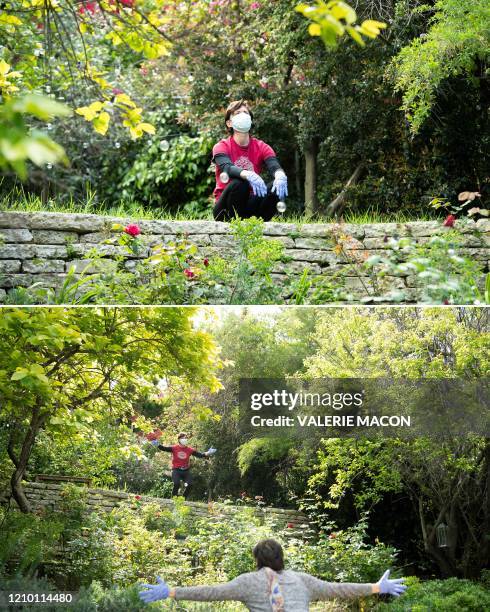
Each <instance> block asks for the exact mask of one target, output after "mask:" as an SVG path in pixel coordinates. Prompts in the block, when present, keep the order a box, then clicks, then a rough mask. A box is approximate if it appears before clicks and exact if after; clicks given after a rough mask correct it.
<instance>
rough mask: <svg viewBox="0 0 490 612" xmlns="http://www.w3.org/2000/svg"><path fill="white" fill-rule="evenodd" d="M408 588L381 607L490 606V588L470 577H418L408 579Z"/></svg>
mask: <svg viewBox="0 0 490 612" xmlns="http://www.w3.org/2000/svg"><path fill="white" fill-rule="evenodd" d="M407 584H408V585H409V586H408V589H407V591H406V593H405V594H404V595H403V597H400V599H397V600H393V601H390V602H388V603H386V604H383V603H380V604H379V607H378V609H379V610H385V609H386V610H390V611H392V612H406V610H413V612H426V611H427V612H429V611H430V612H481V611H482V610H489V609H490V592H489V591H488V589H486V588H485V587H484V585H483V584H479V583H476V582H471V581H470V580H459V579H458V578H448V579H447V580H429V581H427V582H421V581H420V580H419V579H418V578H415V577H410V578H409V579H407Z"/></svg>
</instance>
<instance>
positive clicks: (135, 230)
mask: <svg viewBox="0 0 490 612" xmlns="http://www.w3.org/2000/svg"><path fill="white" fill-rule="evenodd" d="M124 231H125V233H126V234H129V235H130V236H132V237H133V238H134V237H135V236H138V235H139V234H141V230H140V228H139V227H138V226H137V225H135V224H130V225H127V226H126V227H125V228H124Z"/></svg>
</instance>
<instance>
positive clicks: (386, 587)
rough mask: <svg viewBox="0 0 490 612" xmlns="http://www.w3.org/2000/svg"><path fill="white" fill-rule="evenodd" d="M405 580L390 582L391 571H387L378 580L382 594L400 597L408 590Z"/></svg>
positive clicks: (395, 579)
mask: <svg viewBox="0 0 490 612" xmlns="http://www.w3.org/2000/svg"><path fill="white" fill-rule="evenodd" d="M404 580H405V578H394V579H392V580H390V570H386V572H385V573H384V574H383V575H382V576H381V578H380V579H379V580H378V586H379V592H380V594H382V595H393V596H394V597H400V595H402V594H403V593H404V592H405V590H406V588H407V586H406V585H405V584H403V581H404Z"/></svg>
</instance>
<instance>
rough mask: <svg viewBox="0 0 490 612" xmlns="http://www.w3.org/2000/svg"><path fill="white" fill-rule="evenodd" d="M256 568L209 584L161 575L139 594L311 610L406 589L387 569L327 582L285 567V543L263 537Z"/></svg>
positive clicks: (253, 609)
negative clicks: (373, 576) (368, 577)
mask: <svg viewBox="0 0 490 612" xmlns="http://www.w3.org/2000/svg"><path fill="white" fill-rule="evenodd" d="M253 555H254V557H255V563H256V567H257V569H256V571H254V572H249V573H246V574H240V575H239V576H237V578H235V579H234V580H231V581H230V582H225V583H223V584H215V585H210V586H205V585H199V586H190V587H175V588H171V587H169V585H168V584H167V583H166V582H165V581H164V580H163V579H162V578H160V576H158V577H157V582H158V584H143V585H141V586H143V587H146V589H147V590H146V591H140V593H139V596H140V599H141V600H142V601H144V602H145V603H152V602H154V601H158V600H160V599H167V598H169V597H170V598H173V599H176V600H179V601H180V600H187V601H240V602H242V603H243V604H245V606H246V608H247V609H248V610H250V612H308V610H309V609H310V603H311V602H313V601H327V600H329V599H355V598H356V597H366V596H369V595H375V594H381V595H392V596H393V597H399V596H400V595H403V593H404V592H405V590H406V588H407V587H406V585H405V584H403V583H404V580H405V578H394V579H393V578H390V577H389V576H390V570H386V571H385V573H384V574H383V575H382V576H381V578H380V579H379V580H378V582H374V583H372V582H368V583H356V582H326V581H325V580H319V579H318V578H316V577H315V576H311V575H310V574H306V573H304V572H297V571H293V570H287V569H285V567H284V554H283V549H282V546H281V545H280V544H279V542H277V541H276V540H272V539H269V540H262V541H260V542H259V543H258V544H257V545H256V546H255V548H254V549H253Z"/></svg>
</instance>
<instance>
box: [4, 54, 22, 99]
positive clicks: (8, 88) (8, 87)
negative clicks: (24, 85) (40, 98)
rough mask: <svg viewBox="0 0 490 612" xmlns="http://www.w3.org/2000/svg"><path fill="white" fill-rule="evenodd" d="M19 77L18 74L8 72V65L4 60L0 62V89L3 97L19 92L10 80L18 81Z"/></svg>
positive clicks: (19, 74)
mask: <svg viewBox="0 0 490 612" xmlns="http://www.w3.org/2000/svg"><path fill="white" fill-rule="evenodd" d="M21 76H22V75H21V73H20V72H10V64H7V62H6V61H5V60H0V89H1V91H2V94H3V95H5V94H9V93H14V92H16V91H19V88H18V87H17V86H16V85H14V84H13V83H12V81H11V79H18V78H20V77H21Z"/></svg>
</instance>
